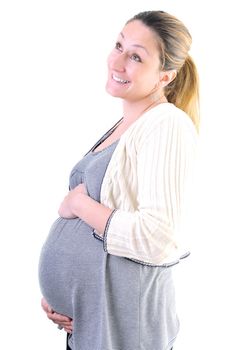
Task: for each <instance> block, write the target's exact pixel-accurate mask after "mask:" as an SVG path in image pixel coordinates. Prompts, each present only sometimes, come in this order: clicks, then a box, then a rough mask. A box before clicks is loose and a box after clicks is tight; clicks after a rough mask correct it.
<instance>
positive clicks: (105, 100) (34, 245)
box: [0, 0, 232, 350]
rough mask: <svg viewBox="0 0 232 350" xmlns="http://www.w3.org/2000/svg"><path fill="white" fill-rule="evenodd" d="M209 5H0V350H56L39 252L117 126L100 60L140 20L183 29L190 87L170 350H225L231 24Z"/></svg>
mask: <svg viewBox="0 0 232 350" xmlns="http://www.w3.org/2000/svg"><path fill="white" fill-rule="evenodd" d="M208 4H209V5H204V2H203V1H199V2H197V1H192V2H187V1H181V0H179V1H178V0H177V1H158V0H157V1H149V0H143V1H137V0H133V1H132V0H127V1H111V0H109V1H106V2H103V1H92V2H90V1H85V2H82V1H69V0H66V1H64V0H63V1H61V0H56V1H53V0H46V1H45V0H40V1H33V0H30V1H29V0H28V1H26V0H21V1H12V0H5V1H4V0H3V1H1V5H0V52H1V54H0V61H1V62H0V70H1V72H0V73H1V75H0V86H1V91H0V109H1V115H0V118H1V119H0V152H1V156H0V164H1V170H0V176H1V180H0V200H1V207H0V214H1V233H0V237H1V238H0V239H1V242H0V268H1V274H0V283H1V289H0V290H1V298H0V311H1V316H0V334H1V336H0V348H1V349H3V348H7V349H12V350H13V349H14V350H15V349H24V350H29V349H34V350H41V349H56V350H59V349H64V348H65V345H64V344H65V335H64V333H63V331H58V330H57V328H56V327H55V326H54V325H53V324H52V323H51V322H50V321H48V320H47V319H46V317H45V315H44V314H43V312H42V311H41V309H40V297H41V295H40V290H39V285H38V277H37V268H38V267H37V266H38V259H39V253H40V249H41V246H42V244H43V242H44V240H45V238H46V236H47V233H48V230H49V227H50V225H51V223H52V221H53V220H54V219H55V218H56V216H57V209H58V205H59V203H60V201H61V200H62V198H63V196H64V195H65V194H66V191H67V189H68V176H69V171H70V170H71V168H72V166H73V165H74V164H75V163H76V162H77V161H78V160H79V159H80V158H81V157H82V156H83V154H84V153H85V152H87V151H88V150H89V148H90V147H91V146H92V145H93V143H94V142H95V141H96V139H97V138H99V137H100V136H101V135H102V134H103V133H104V132H105V131H106V130H108V128H109V127H111V126H112V124H113V123H115V122H116V121H117V120H118V119H119V118H121V110H120V101H118V100H114V99H113V98H112V97H110V96H108V95H107V94H106V93H105V90H104V86H105V79H106V57H107V55H108V53H109V51H110V50H111V48H112V47H113V45H114V43H115V39H116V36H117V34H118V32H119V31H120V30H121V29H122V27H123V25H124V23H125V21H126V20H127V19H128V18H130V17H131V16H133V15H134V14H135V13H137V12H140V11H143V10H150V9H154V10H165V11H167V12H170V13H172V14H174V15H176V16H177V17H178V18H180V19H181V20H183V21H184V23H185V24H186V25H187V27H188V28H189V30H190V32H191V34H192V36H193V46H192V50H191V53H192V56H193V57H194V58H195V61H196V63H197V66H198V69H199V74H200V78H201V100H202V102H201V108H202V111H201V112H202V127H201V134H200V147H199V148H200V152H199V154H200V155H199V160H198V166H197V171H196V180H197V186H196V190H195V191H194V197H193V201H192V203H193V206H192V211H191V212H190V213H189V216H187V217H186V223H185V224H186V231H188V232H189V235H190V236H191V242H192V255H191V258H189V259H188V261H187V260H186V261H185V263H183V264H181V265H179V266H178V268H177V269H176V270H177V273H176V285H177V303H178V309H179V317H180V320H181V331H180V333H179V336H178V339H177V342H176V346H175V350H187V349H188V350H196V349H198V350H201V349H204V350H205V349H210V350H214V349H215V350H216V349H217V350H218V349H220V350H221V349H229V348H231V344H230V333H231V329H232V325H231V312H232V308H231V295H232V289H231V283H230V282H231V267H232V263H231V243H230V236H231V219H230V218H231V194H232V193H231V178H232V172H231V169H230V163H231V148H232V143H231V137H230V134H231V117H232V115H231V108H230V102H231V101H230V86H231V62H230V60H231V48H230V45H231V38H230V35H229V33H230V32H231V18H230V11H229V1H225V0H222V1H220V2H215V4H212V3H210V2H209V3H208ZM6 342H7V344H8V345H7V346H5V347H4V346H3V344H6ZM93 350H95V349H93ZM122 350H125V349H122Z"/></svg>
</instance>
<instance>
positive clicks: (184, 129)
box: [131, 103, 198, 145]
mask: <svg viewBox="0 0 232 350" xmlns="http://www.w3.org/2000/svg"><path fill="white" fill-rule="evenodd" d="M157 134H159V135H160V136H162V137H164V138H166V137H172V138H173V137H180V136H182V137H184V138H187V139H189V141H190V140H192V141H193V142H197V139H198V134H197V131H196V128H195V126H194V124H193V122H192V120H191V119H190V117H189V116H188V115H187V114H186V113H185V112H183V111H182V110H181V109H179V108H177V107H176V106H175V105H173V104H172V103H163V104H160V105H158V106H156V107H155V108H153V109H151V110H149V111H148V112H146V113H144V114H143V115H142V116H141V117H140V118H139V119H138V120H137V122H136V123H135V125H134V128H133V133H131V136H132V137H133V138H134V142H135V143H136V144H137V145H141V144H142V143H144V142H145V141H146V140H147V139H148V138H150V137H155V136H156V135H157Z"/></svg>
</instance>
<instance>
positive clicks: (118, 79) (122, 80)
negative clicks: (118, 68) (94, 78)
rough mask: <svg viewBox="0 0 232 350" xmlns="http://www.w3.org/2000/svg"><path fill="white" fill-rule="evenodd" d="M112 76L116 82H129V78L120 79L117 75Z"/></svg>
mask: <svg viewBox="0 0 232 350" xmlns="http://www.w3.org/2000/svg"><path fill="white" fill-rule="evenodd" d="M112 78H113V80H115V81H117V82H118V83H121V84H127V83H129V80H124V79H121V78H119V77H117V76H116V75H114V74H113V75H112Z"/></svg>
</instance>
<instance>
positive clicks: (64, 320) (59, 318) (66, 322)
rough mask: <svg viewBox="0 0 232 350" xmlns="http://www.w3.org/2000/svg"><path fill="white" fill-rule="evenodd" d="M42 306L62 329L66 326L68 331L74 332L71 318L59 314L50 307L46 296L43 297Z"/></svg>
mask: <svg viewBox="0 0 232 350" xmlns="http://www.w3.org/2000/svg"><path fill="white" fill-rule="evenodd" d="M41 306H42V308H43V310H44V311H45V312H46V314H47V317H48V318H49V320H51V321H53V322H54V323H55V324H57V325H58V326H59V328H60V329H62V328H64V330H65V331H66V332H67V333H72V329H73V325H72V319H71V318H69V317H67V316H64V315H61V314H58V313H57V312H55V311H54V310H52V308H51V307H50V305H48V303H47V301H46V300H45V299H44V298H42V300H41Z"/></svg>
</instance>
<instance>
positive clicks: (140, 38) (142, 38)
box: [121, 20, 158, 50]
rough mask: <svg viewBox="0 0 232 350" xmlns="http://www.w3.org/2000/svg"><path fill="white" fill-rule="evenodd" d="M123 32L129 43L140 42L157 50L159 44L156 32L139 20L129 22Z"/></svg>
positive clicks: (148, 47)
mask: <svg viewBox="0 0 232 350" xmlns="http://www.w3.org/2000/svg"><path fill="white" fill-rule="evenodd" d="M121 33H122V35H123V39H124V40H125V41H126V42H128V44H131V45H133V44H135V45H137V44H138V45H142V46H144V47H146V48H147V49H152V50H154V49H155V50H157V47H158V45H157V40H156V38H155V34H154V32H153V31H152V30H151V29H150V28H148V27H147V26H146V25H145V24H143V23H142V22H141V21H139V20H135V21H132V22H129V23H127V24H126V25H125V26H124V28H123V29H122V32H121Z"/></svg>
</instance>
